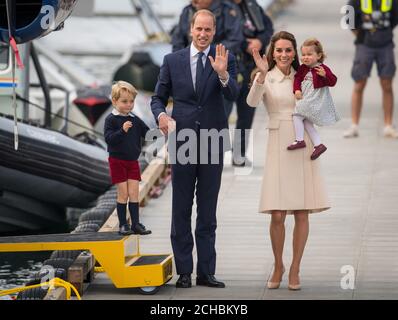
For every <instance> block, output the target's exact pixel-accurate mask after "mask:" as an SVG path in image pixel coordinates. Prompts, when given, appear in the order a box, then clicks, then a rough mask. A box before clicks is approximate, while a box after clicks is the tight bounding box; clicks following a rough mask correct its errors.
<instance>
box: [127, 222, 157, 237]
mask: <svg viewBox="0 0 398 320" xmlns="http://www.w3.org/2000/svg"><path fill="white" fill-rule="evenodd" d="M131 231H132V232H133V233H134V234H140V235H146V234H151V233H152V231H151V230H147V229H146V228H145V226H144V225H143V224H142V223H137V224H136V225H135V226H131Z"/></svg>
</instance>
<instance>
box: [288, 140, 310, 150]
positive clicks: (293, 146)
mask: <svg viewBox="0 0 398 320" xmlns="http://www.w3.org/2000/svg"><path fill="white" fill-rule="evenodd" d="M305 147H306V144H305V141H304V140H302V141H297V140H296V141H294V142H293V143H292V144H291V145H290V146H288V147H287V150H296V149H301V148H305Z"/></svg>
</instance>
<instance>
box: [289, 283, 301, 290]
mask: <svg viewBox="0 0 398 320" xmlns="http://www.w3.org/2000/svg"><path fill="white" fill-rule="evenodd" d="M287 287H288V288H289V290H293V291H298V290H301V284H300V283H299V284H290V283H289V285H288V286H287Z"/></svg>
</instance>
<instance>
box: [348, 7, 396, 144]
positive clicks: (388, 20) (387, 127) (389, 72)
mask: <svg viewBox="0 0 398 320" xmlns="http://www.w3.org/2000/svg"><path fill="white" fill-rule="evenodd" d="M348 5H349V6H352V7H353V8H354V12H355V20H354V23H355V26H354V29H353V30H352V32H353V33H354V35H355V57H354V63H353V66H352V70H351V76H352V78H353V80H354V82H355V84H354V90H353V92H352V98H351V121H352V124H351V127H350V128H349V129H348V130H346V131H344V134H343V136H344V137H345V138H353V137H358V135H359V130H358V125H359V118H360V115H361V109H362V104H363V93H364V90H365V87H366V82H367V79H368V78H369V76H370V72H371V70H372V66H373V62H376V66H377V73H378V76H379V78H380V85H381V89H382V94H383V110H384V130H383V135H384V137H389V138H398V132H397V131H396V130H395V128H394V127H393V124H392V119H393V109H394V93H393V88H392V80H393V77H394V75H395V70H396V66H395V57H394V42H393V29H394V28H395V26H396V25H397V23H398V3H397V0H350V1H348Z"/></svg>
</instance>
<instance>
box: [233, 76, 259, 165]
mask: <svg viewBox="0 0 398 320" xmlns="http://www.w3.org/2000/svg"><path fill="white" fill-rule="evenodd" d="M249 82H250V73H248V72H247V71H246V72H245V74H243V82H242V86H241V89H240V92H239V96H238V99H237V100H236V111H237V115H238V117H237V121H236V130H235V132H234V142H233V156H234V159H235V160H238V159H240V158H242V157H245V155H246V149H247V146H248V144H249V134H248V133H249V132H250V131H248V129H251V127H252V123H253V118H254V112H255V111H256V108H252V107H250V106H249V105H248V104H247V102H246V98H247V95H248V94H249Z"/></svg>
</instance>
